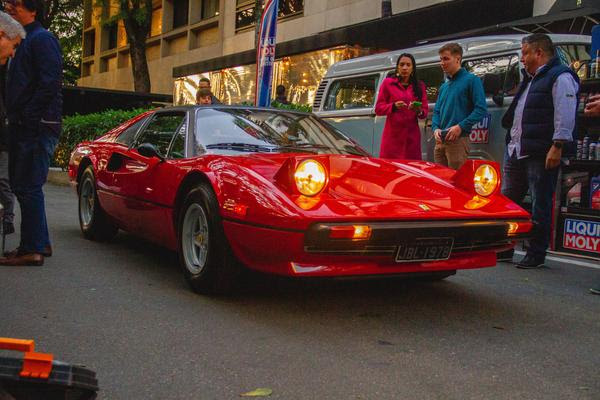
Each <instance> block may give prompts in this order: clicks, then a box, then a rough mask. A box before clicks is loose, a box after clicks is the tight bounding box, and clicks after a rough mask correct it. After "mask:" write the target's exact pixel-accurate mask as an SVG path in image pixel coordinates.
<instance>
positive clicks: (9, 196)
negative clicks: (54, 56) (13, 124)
mask: <svg viewBox="0 0 600 400" xmlns="http://www.w3.org/2000/svg"><path fill="white" fill-rule="evenodd" d="M24 38H25V29H24V28H23V26H22V25H21V24H20V23H18V22H17V21H16V20H14V19H13V18H12V17H11V16H10V15H8V14H6V13H4V12H2V11H0V203H1V204H2V206H3V207H4V217H3V219H2V233H3V235H8V234H11V233H14V231H15V226H14V224H13V218H14V216H15V214H14V211H13V210H14V203H15V196H14V194H13V192H12V191H11V190H10V182H9V179H8V132H7V131H8V129H7V126H6V107H5V104H4V99H5V96H4V87H5V83H6V82H5V80H6V64H7V61H8V59H9V58H10V57H12V56H14V53H15V50H16V48H17V46H19V43H21V39H24Z"/></svg>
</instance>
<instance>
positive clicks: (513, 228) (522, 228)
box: [507, 221, 533, 236]
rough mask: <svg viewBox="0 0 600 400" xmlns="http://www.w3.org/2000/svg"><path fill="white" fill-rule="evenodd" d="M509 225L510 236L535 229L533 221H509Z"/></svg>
mask: <svg viewBox="0 0 600 400" xmlns="http://www.w3.org/2000/svg"><path fill="white" fill-rule="evenodd" d="M507 225H508V235H509V236H514V235H519V234H524V233H528V232H530V231H531V230H532V229H533V223H532V222H531V221H520V222H507Z"/></svg>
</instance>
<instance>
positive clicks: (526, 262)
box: [517, 254, 544, 269]
mask: <svg viewBox="0 0 600 400" xmlns="http://www.w3.org/2000/svg"><path fill="white" fill-rule="evenodd" d="M543 266H544V258H541V257H535V256H532V255H529V254H526V255H525V257H523V259H522V260H521V261H519V262H518V263H517V268H521V269H534V268H541V267H543Z"/></svg>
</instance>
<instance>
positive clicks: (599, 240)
mask: <svg viewBox="0 0 600 400" xmlns="http://www.w3.org/2000/svg"><path fill="white" fill-rule="evenodd" d="M563 247H564V248H566V249H575V250H582V251H589V252H591V253H598V254H600V222H595V221H585V220H579V219H566V220H565V235H564V238H563Z"/></svg>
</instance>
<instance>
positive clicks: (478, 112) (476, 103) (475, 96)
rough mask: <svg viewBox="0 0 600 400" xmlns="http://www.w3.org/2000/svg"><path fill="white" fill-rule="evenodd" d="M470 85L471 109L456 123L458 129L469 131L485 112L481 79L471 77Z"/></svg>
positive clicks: (485, 105)
mask: <svg viewBox="0 0 600 400" xmlns="http://www.w3.org/2000/svg"><path fill="white" fill-rule="evenodd" d="M470 85H471V100H472V101H473V111H471V113H470V114H469V115H468V116H467V118H465V119H463V120H462V121H461V122H459V123H458V126H460V129H461V130H462V131H463V132H465V131H470V130H471V128H472V127H473V125H475V124H476V123H478V122H479V121H481V120H482V119H483V117H485V115H486V114H487V104H486V102H485V91H484V90H483V84H482V83H481V79H479V78H478V77H473V78H472V79H471V82H470Z"/></svg>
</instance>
